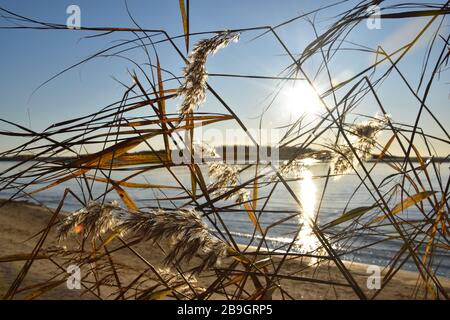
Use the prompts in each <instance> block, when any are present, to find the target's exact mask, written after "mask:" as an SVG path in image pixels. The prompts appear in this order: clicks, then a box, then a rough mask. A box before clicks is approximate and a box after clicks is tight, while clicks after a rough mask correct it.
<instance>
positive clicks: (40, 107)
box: [0, 0, 450, 155]
mask: <svg viewBox="0 0 450 320" xmlns="http://www.w3.org/2000/svg"><path fill="white" fill-rule="evenodd" d="M389 2H398V1H389ZM127 3H128V8H129V10H130V13H131V14H132V16H133V18H134V19H135V20H136V21H137V22H138V24H139V25H140V27H142V28H146V29H164V30H166V31H167V32H168V33H169V34H170V35H171V36H173V35H180V34H182V30H183V29H182V24H181V17H180V13H179V3H178V0H167V1H144V0H128V1H127ZM354 3H355V1H349V2H347V3H344V4H341V5H338V6H336V7H334V8H332V9H327V10H325V11H323V12H321V13H320V14H319V15H318V16H317V17H316V22H317V26H318V31H319V33H320V32H321V31H324V30H325V28H326V27H327V26H329V24H330V23H331V21H332V20H329V19H330V18H331V17H333V16H335V15H336V14H338V13H340V12H342V11H344V10H346V9H348V8H350V7H351V6H352V5H354ZM71 4H76V5H78V6H79V7H80V9H81V25H82V26H83V27H100V26H114V27H134V24H133V22H132V21H131V19H130V17H129V16H128V13H127V11H126V7H125V1H123V0H108V1H106V0H99V1H87V0H70V1H66V0H60V1H52V0H40V1H25V0H15V1H8V0H0V6H1V7H3V8H5V9H7V10H10V11H13V12H15V13H18V14H20V15H23V16H26V17H29V18H33V19H36V20H40V21H46V22H54V23H60V24H65V23H66V19H67V17H68V14H67V13H66V8H67V7H68V6H69V5H71ZM327 4H330V2H329V1H298V0H297V1H295V0H282V1H275V0H270V1H269V0H259V1H256V0H245V1H208V0H191V1H190V31H191V32H201V31H214V30H223V29H237V28H247V27H253V26H263V25H271V26H274V25H277V24H279V23H281V22H283V21H286V20H288V19H291V18H293V17H295V16H298V15H299V14H302V13H306V12H309V11H311V10H313V9H316V8H318V7H320V6H324V5H327ZM402 20H403V21H398V22H397V21H396V22H392V21H382V28H381V29H379V30H369V29H368V28H367V27H366V26H365V25H364V24H362V25H361V26H359V27H358V28H357V29H355V30H354V32H353V33H352V34H351V35H350V37H349V39H348V40H351V41H354V42H356V43H359V44H362V45H366V46H368V47H371V48H376V46H377V45H382V46H383V48H385V49H386V50H387V51H388V52H389V50H393V49H396V48H398V47H400V46H401V45H403V44H406V43H407V42H409V41H410V40H411V39H412V38H413V37H414V35H415V34H416V33H417V32H418V31H419V30H420V28H421V27H423V25H425V23H426V22H427V21H428V20H429V18H423V19H418V20H414V21H413V22H412V21H411V20H409V19H402ZM5 25H11V23H10V22H8V21H7V20H5V19H2V18H1V17H0V26H5ZM448 25H449V24H448V19H447V20H446V21H444V23H443V28H444V30H447V34H448V30H449V27H448ZM432 30H435V29H431V30H430V32H429V35H431V31H432ZM277 31H278V32H279V34H280V37H281V38H282V40H283V41H285V43H286V45H287V46H288V48H289V49H290V50H291V51H292V52H293V53H294V54H296V55H297V54H299V53H300V52H301V51H302V50H303V49H304V48H305V46H306V45H307V44H308V43H309V42H310V41H311V40H313V39H314V33H313V30H312V28H311V26H310V25H309V24H308V23H307V22H305V21H304V20H301V21H297V22H294V23H292V24H289V25H287V26H285V27H282V28H279V29H277ZM93 34H95V33H92V32H83V31H76V30H74V31H55V30H0V39H1V43H2V47H1V50H0V57H1V59H0V70H1V78H0V97H1V100H0V118H2V119H7V120H9V121H13V122H16V123H19V124H21V125H23V126H26V127H29V126H31V128H32V129H33V130H36V131H40V130H44V129H45V128H46V127H48V126H49V125H51V124H52V123H55V122H60V121H63V120H67V119H70V118H74V117H78V116H82V115H86V114H89V113H92V112H95V111H97V110H99V109H100V108H102V107H105V106H107V105H109V104H111V103H113V102H116V101H118V100H120V99H121V96H122V95H123V92H124V88H123V86H122V85H121V84H120V83H119V82H117V81H116V80H115V79H117V80H119V81H121V82H123V83H127V84H130V83H131V79H130V76H129V73H128V72H129V71H131V70H133V69H136V67H135V66H134V65H133V64H132V63H131V62H129V61H127V60H125V59H123V58H119V57H115V58H113V57H99V58H97V59H94V60H92V61H90V62H87V63H85V64H82V65H81V66H78V67H77V68H75V69H73V70H70V71H68V72H67V73H64V74H63V75H61V76H60V77H58V78H56V79H55V80H53V81H51V82H50V83H48V84H47V85H45V86H44V87H42V88H41V89H39V90H38V91H37V92H35V93H34V94H33V92H34V90H35V89H36V88H37V87H38V86H39V85H40V84H42V83H43V82H44V81H46V80H48V79H49V78H50V77H52V76H53V75H55V74H57V73H58V72H60V71H61V70H63V69H65V68H66V67H68V66H70V65H72V64H74V63H77V62H79V61H80V60H82V59H84V58H86V57H88V56H90V55H92V54H94V53H96V52H98V51H100V50H102V49H105V48H107V47H109V46H111V45H115V44H118V43H119V41H122V40H124V39H132V37H133V36H132V35H125V34H120V33H114V34H110V35H106V36H104V37H96V38H90V39H86V38H84V39H83V37H84V36H88V35H93ZM260 34H261V31H255V32H246V33H244V34H243V35H242V36H241V39H240V41H239V43H237V44H231V45H230V46H229V47H228V48H226V49H223V50H222V51H220V52H219V53H217V54H216V55H215V56H213V57H211V58H210V59H209V61H208V71H209V72H210V73H236V74H252V75H269V76H274V75H278V74H280V73H282V72H283V71H284V70H285V68H286V67H287V66H289V65H290V64H291V63H292V61H291V60H290V58H289V57H288V56H287V55H286V54H285V52H284V51H283V49H282V48H281V46H280V45H279V44H278V43H277V41H276V40H275V39H274V38H273V37H272V36H270V35H265V36H263V37H261V38H258V39H256V40H254V37H256V36H258V35H260ZM428 38H429V37H428ZM199 39H201V37H199V36H196V37H194V36H193V37H192V39H191V47H192V44H193V43H195V42H196V41H197V40H199ZM426 40H427V39H426V38H425V39H424V41H422V42H420V43H418V44H417V46H416V47H415V48H414V49H413V51H412V52H411V54H410V55H409V56H408V57H407V59H405V60H404V61H402V62H401V63H400V64H399V68H400V69H401V70H402V72H404V73H405V75H406V76H408V78H409V79H411V80H412V83H413V84H414V85H416V84H417V83H418V81H419V77H418V75H419V74H420V72H421V69H422V64H423V57H424V53H425V52H426V48H427V41H426ZM176 44H177V45H178V47H179V48H180V49H183V48H184V40H183V39H182V38H180V39H178V40H177V41H176ZM437 47H439V48H441V45H438V46H437ZM183 52H184V50H183ZM158 53H159V56H160V59H161V65H162V66H163V68H166V69H170V71H172V72H173V73H175V74H177V75H181V70H182V68H183V65H184V64H183V61H182V60H181V59H180V57H179V56H178V55H177V54H176V53H175V52H174V50H173V49H172V48H170V46H169V45H168V44H167V43H163V44H160V45H158ZM436 54H437V53H433V56H432V58H433V57H436ZM126 55H127V57H129V58H132V59H134V60H135V61H137V62H138V63H141V64H145V63H146V58H145V54H144V53H143V52H142V50H132V51H129V52H126ZM336 59H339V60H338V63H335V64H334V65H333V66H332V67H331V70H330V71H331V73H332V76H333V81H336V82H339V81H340V80H343V79H345V78H346V77H348V76H349V75H352V74H354V73H355V72H357V71H358V70H361V69H362V67H363V66H364V65H368V64H370V63H371V62H373V60H374V59H375V56H374V55H372V56H370V55H367V54H366V55H362V54H357V53H355V54H353V55H351V54H348V55H342V56H339V57H337V58H336ZM319 63H320V60H316V61H313V62H312V64H311V65H310V67H311V70H313V69H314V67H317V66H318V64H319ZM425 80H428V78H427V76H426V77H425ZM449 81H450V79H449V72H446V73H443V74H442V76H441V77H440V78H439V79H436V81H435V82H434V85H433V87H432V90H431V91H430V95H429V98H428V99H427V105H428V106H429V107H430V108H431V109H432V110H433V112H434V114H435V115H436V116H437V118H438V119H439V120H440V121H441V122H442V124H443V125H444V126H445V128H446V129H447V130H448V129H449V125H448V124H449V120H450V109H449V86H448V83H449ZM209 82H210V83H211V85H212V86H213V87H214V88H216V89H217V91H218V92H220V93H221V94H222V96H223V97H224V98H225V100H226V102H227V103H228V104H229V105H230V107H231V108H233V110H234V111H235V112H236V113H237V114H238V115H239V116H240V117H241V118H242V120H243V121H244V122H245V123H246V124H247V125H248V126H249V127H253V128H257V126H258V122H259V120H258V119H257V117H258V116H259V115H260V114H261V112H262V111H263V110H264V109H265V108H266V107H267V105H268V101H269V100H270V96H271V95H273V93H274V92H275V91H276V89H277V82H275V81H272V80H252V79H235V78H219V77H210V79H209ZM316 84H317V87H318V89H319V91H320V89H323V88H325V84H324V83H321V82H320V79H319V80H318V81H317V83H316ZM377 90H379V91H378V92H379V94H380V98H381V100H382V102H383V103H384V104H385V106H386V108H387V109H388V111H389V113H390V114H391V115H392V117H393V119H394V120H398V121H399V122H403V123H409V124H412V123H413V122H414V119H415V117H416V115H417V111H418V110H419V107H420V104H419V103H418V102H417V100H415V99H414V98H413V97H412V96H411V94H410V93H409V92H408V90H407V88H406V86H405V85H404V83H403V82H402V81H401V78H400V77H399V76H397V75H393V76H392V77H391V78H390V79H389V80H388V81H386V82H385V83H383V84H381V86H380V88H377ZM288 91H289V90H287V91H286V90H284V91H283V92H288ZM285 96H286V97H287V96H289V94H282V95H281V98H279V99H277V100H276V102H274V105H273V106H272V107H271V108H270V109H269V111H268V112H267V115H266V116H265V117H264V122H263V124H264V125H265V126H267V127H277V126H280V125H283V124H286V123H287V122H289V120H290V119H295V118H296V117H298V116H299V113H298V108H297V109H296V107H295V106H294V107H293V106H292V101H289V99H288V98H283V97H285ZM169 108H172V109H169V111H170V110H172V111H175V109H176V103H173V104H172V105H171V106H169ZM202 109H204V110H202V111H208V112H222V113H224V112H226V111H225V110H224V109H223V108H222V107H221V106H220V104H219V103H218V102H217V100H215V99H214V98H212V97H209V96H208V98H207V101H206V103H205V105H204V106H202ZM377 110H378V109H377V108H376V105H375V103H374V101H373V99H372V100H370V99H368V101H367V103H365V104H363V105H362V106H361V107H360V108H358V109H357V110H356V111H355V112H356V113H361V114H368V115H374V114H375V112H376V111H377ZM420 125H421V127H422V128H423V129H424V130H425V131H426V132H427V133H429V134H432V135H437V136H439V137H444V135H443V133H442V131H441V130H440V129H439V128H438V127H437V125H436V124H435V123H433V121H432V119H431V118H430V117H429V116H424V118H423V121H422V122H421V123H420ZM219 127H220V126H219ZM10 128H11V127H9V126H5V125H3V124H0V130H9V129H10ZM385 138H388V137H385ZM1 139H2V141H1V146H0V151H4V150H6V149H9V148H11V147H13V146H15V145H17V143H18V142H19V140H18V139H13V138H11V139H9V138H8V139H4V137H1ZM435 146H436V147H437V148H438V153H439V154H440V155H447V154H448V153H449V152H450V147H449V146H448V144H445V143H439V142H436V144H435Z"/></svg>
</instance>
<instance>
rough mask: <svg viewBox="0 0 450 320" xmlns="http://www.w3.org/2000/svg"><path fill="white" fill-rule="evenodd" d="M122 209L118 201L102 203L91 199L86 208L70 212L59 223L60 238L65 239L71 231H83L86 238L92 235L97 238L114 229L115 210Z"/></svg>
mask: <svg viewBox="0 0 450 320" xmlns="http://www.w3.org/2000/svg"><path fill="white" fill-rule="evenodd" d="M118 209H120V207H119V204H118V203H117V201H112V202H111V203H107V204H104V205H102V204H100V203H98V202H94V201H91V202H89V203H88V205H87V206H86V207H85V208H82V209H80V210H78V211H75V212H73V213H71V214H69V215H68V216H67V217H66V218H65V219H63V220H62V221H61V222H60V223H59V224H58V225H57V231H58V239H59V240H64V239H65V238H67V236H68V235H70V234H71V233H77V234H78V233H81V234H83V237H84V238H87V237H89V236H90V235H91V236H92V237H93V238H97V237H99V236H100V235H102V234H104V233H105V232H107V231H108V230H110V229H112V228H113V226H114V224H115V223H116V222H115V219H113V217H114V216H115V215H113V214H112V212H113V211H115V210H118Z"/></svg>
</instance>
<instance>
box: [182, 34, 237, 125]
mask: <svg viewBox="0 0 450 320" xmlns="http://www.w3.org/2000/svg"><path fill="white" fill-rule="evenodd" d="M238 40H239V33H235V32H229V31H224V32H222V33H219V34H218V35H216V36H214V37H212V38H211V39H203V40H200V41H199V42H197V43H196V44H195V47H194V49H193V50H192V52H191V53H190V54H189V57H188V60H189V62H188V63H187V64H186V67H185V68H184V83H183V84H182V85H181V86H180V88H179V89H178V95H180V96H183V98H184V100H183V102H182V104H181V106H180V109H179V111H180V114H181V117H184V116H185V115H186V114H188V113H190V112H191V111H192V110H194V108H195V107H196V106H198V105H200V104H202V103H203V102H204V101H205V95H206V81H207V78H208V76H207V73H206V61H207V59H208V56H209V55H210V54H214V53H216V52H217V51H218V50H220V49H222V48H224V47H226V46H228V44H229V43H230V42H233V41H238Z"/></svg>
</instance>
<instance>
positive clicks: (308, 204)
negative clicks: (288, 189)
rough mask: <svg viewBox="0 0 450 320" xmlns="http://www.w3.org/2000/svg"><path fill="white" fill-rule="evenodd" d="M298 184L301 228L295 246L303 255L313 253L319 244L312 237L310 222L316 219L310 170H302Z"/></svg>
mask: <svg viewBox="0 0 450 320" xmlns="http://www.w3.org/2000/svg"><path fill="white" fill-rule="evenodd" d="M301 177H302V179H301V180H300V181H299V184H300V201H301V204H302V209H303V210H302V214H301V215H300V217H299V224H300V226H301V230H300V233H299V234H298V237H297V240H296V245H297V246H298V247H299V248H300V250H301V251H302V252H304V253H306V252H311V251H314V250H316V249H317V248H318V246H319V242H318V239H317V237H316V236H315V235H314V233H313V231H312V228H311V225H310V222H309V221H310V220H315V218H316V192H317V187H316V184H315V183H314V181H313V175H312V173H311V171H310V170H308V169H304V170H303V172H302V174H301Z"/></svg>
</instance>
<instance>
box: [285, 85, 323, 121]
mask: <svg viewBox="0 0 450 320" xmlns="http://www.w3.org/2000/svg"><path fill="white" fill-rule="evenodd" d="M282 99H283V106H284V107H285V108H286V109H287V110H288V112H290V113H291V115H293V116H301V115H308V116H315V115H317V113H318V112H319V110H320V108H321V106H322V103H321V101H320V99H319V94H318V93H317V92H316V91H315V90H314V88H313V87H312V86H311V85H309V84H308V83H307V82H306V81H301V82H296V83H295V84H294V85H292V84H288V85H287V86H286V87H285V88H284V89H283V91H282Z"/></svg>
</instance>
